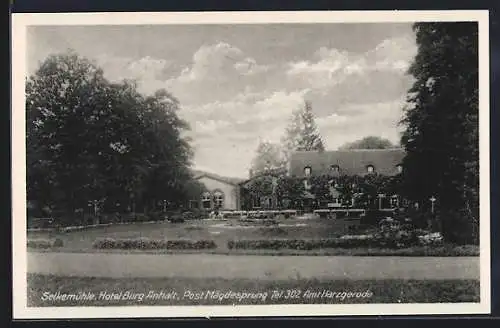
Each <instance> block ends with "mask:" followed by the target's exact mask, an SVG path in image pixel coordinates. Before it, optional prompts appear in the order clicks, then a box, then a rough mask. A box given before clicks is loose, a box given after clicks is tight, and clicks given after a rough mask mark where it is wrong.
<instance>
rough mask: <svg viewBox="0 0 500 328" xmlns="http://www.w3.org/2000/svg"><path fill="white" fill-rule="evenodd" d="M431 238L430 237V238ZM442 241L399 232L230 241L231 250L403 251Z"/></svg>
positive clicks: (433, 235) (438, 243) (436, 238)
mask: <svg viewBox="0 0 500 328" xmlns="http://www.w3.org/2000/svg"><path fill="white" fill-rule="evenodd" d="M429 236H430V237H429ZM439 245H442V239H440V238H439V236H438V235H437V234H428V235H423V236H419V235H418V234H416V233H409V232H406V231H397V232H390V233H373V234H365V235H345V236H342V237H338V238H329V239H262V240H230V241H228V243H227V247H228V248H229V249H297V250H312V249H321V248H344V249H352V248H380V249H401V248H408V247H417V246H439Z"/></svg>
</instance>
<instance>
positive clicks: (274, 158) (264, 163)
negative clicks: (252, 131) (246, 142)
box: [250, 141, 286, 177]
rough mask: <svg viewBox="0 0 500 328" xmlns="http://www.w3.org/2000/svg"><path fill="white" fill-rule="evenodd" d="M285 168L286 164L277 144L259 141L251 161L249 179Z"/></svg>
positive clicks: (280, 148)
mask: <svg viewBox="0 0 500 328" xmlns="http://www.w3.org/2000/svg"><path fill="white" fill-rule="evenodd" d="M285 168H286V162H285V159H284V156H283V150H282V147H281V146H280V145H279V144H274V143H271V142H267V141H261V142H260V143H259V145H258V146H257V150H256V152H255V157H254V158H253V160H252V164H251V169H250V177H252V176H255V175H260V174H264V173H267V172H274V171H276V170H284V169H285Z"/></svg>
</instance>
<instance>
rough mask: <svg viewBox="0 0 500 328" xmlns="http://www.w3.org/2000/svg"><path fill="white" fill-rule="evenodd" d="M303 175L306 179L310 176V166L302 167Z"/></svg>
mask: <svg viewBox="0 0 500 328" xmlns="http://www.w3.org/2000/svg"><path fill="white" fill-rule="evenodd" d="M304 175H305V176H306V177H308V176H311V167H310V166H306V167H304Z"/></svg>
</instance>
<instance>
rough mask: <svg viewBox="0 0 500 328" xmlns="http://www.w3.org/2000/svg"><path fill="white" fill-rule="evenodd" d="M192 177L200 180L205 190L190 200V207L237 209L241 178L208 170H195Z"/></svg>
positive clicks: (207, 209) (238, 207)
mask: <svg viewBox="0 0 500 328" xmlns="http://www.w3.org/2000/svg"><path fill="white" fill-rule="evenodd" d="M194 178H195V179H196V180H198V181H199V182H201V183H202V184H203V185H204V186H205V188H206V190H205V191H204V192H203V193H202V194H201V195H200V197H199V199H194V200H191V201H190V203H189V207H190V208H197V209H202V210H206V211H213V210H216V209H217V210H239V209H240V208H241V204H240V203H241V201H240V191H241V188H240V182H241V181H242V179H237V178H228V177H223V176H219V175H216V174H212V173H208V172H199V171H197V172H195V174H194Z"/></svg>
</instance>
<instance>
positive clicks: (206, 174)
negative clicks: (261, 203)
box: [191, 170, 244, 185]
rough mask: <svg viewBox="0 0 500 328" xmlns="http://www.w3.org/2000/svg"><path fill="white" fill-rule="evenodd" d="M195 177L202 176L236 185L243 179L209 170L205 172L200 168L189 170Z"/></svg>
mask: <svg viewBox="0 0 500 328" xmlns="http://www.w3.org/2000/svg"><path fill="white" fill-rule="evenodd" d="M191 172H192V173H193V176H194V178H195V179H200V178H202V177H207V178H209V179H213V180H217V181H220V182H224V183H227V184H230V185H238V184H239V183H240V182H242V181H244V179H240V178H233V177H225V176H222V175H218V174H215V173H211V172H205V171H200V170H191Z"/></svg>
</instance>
